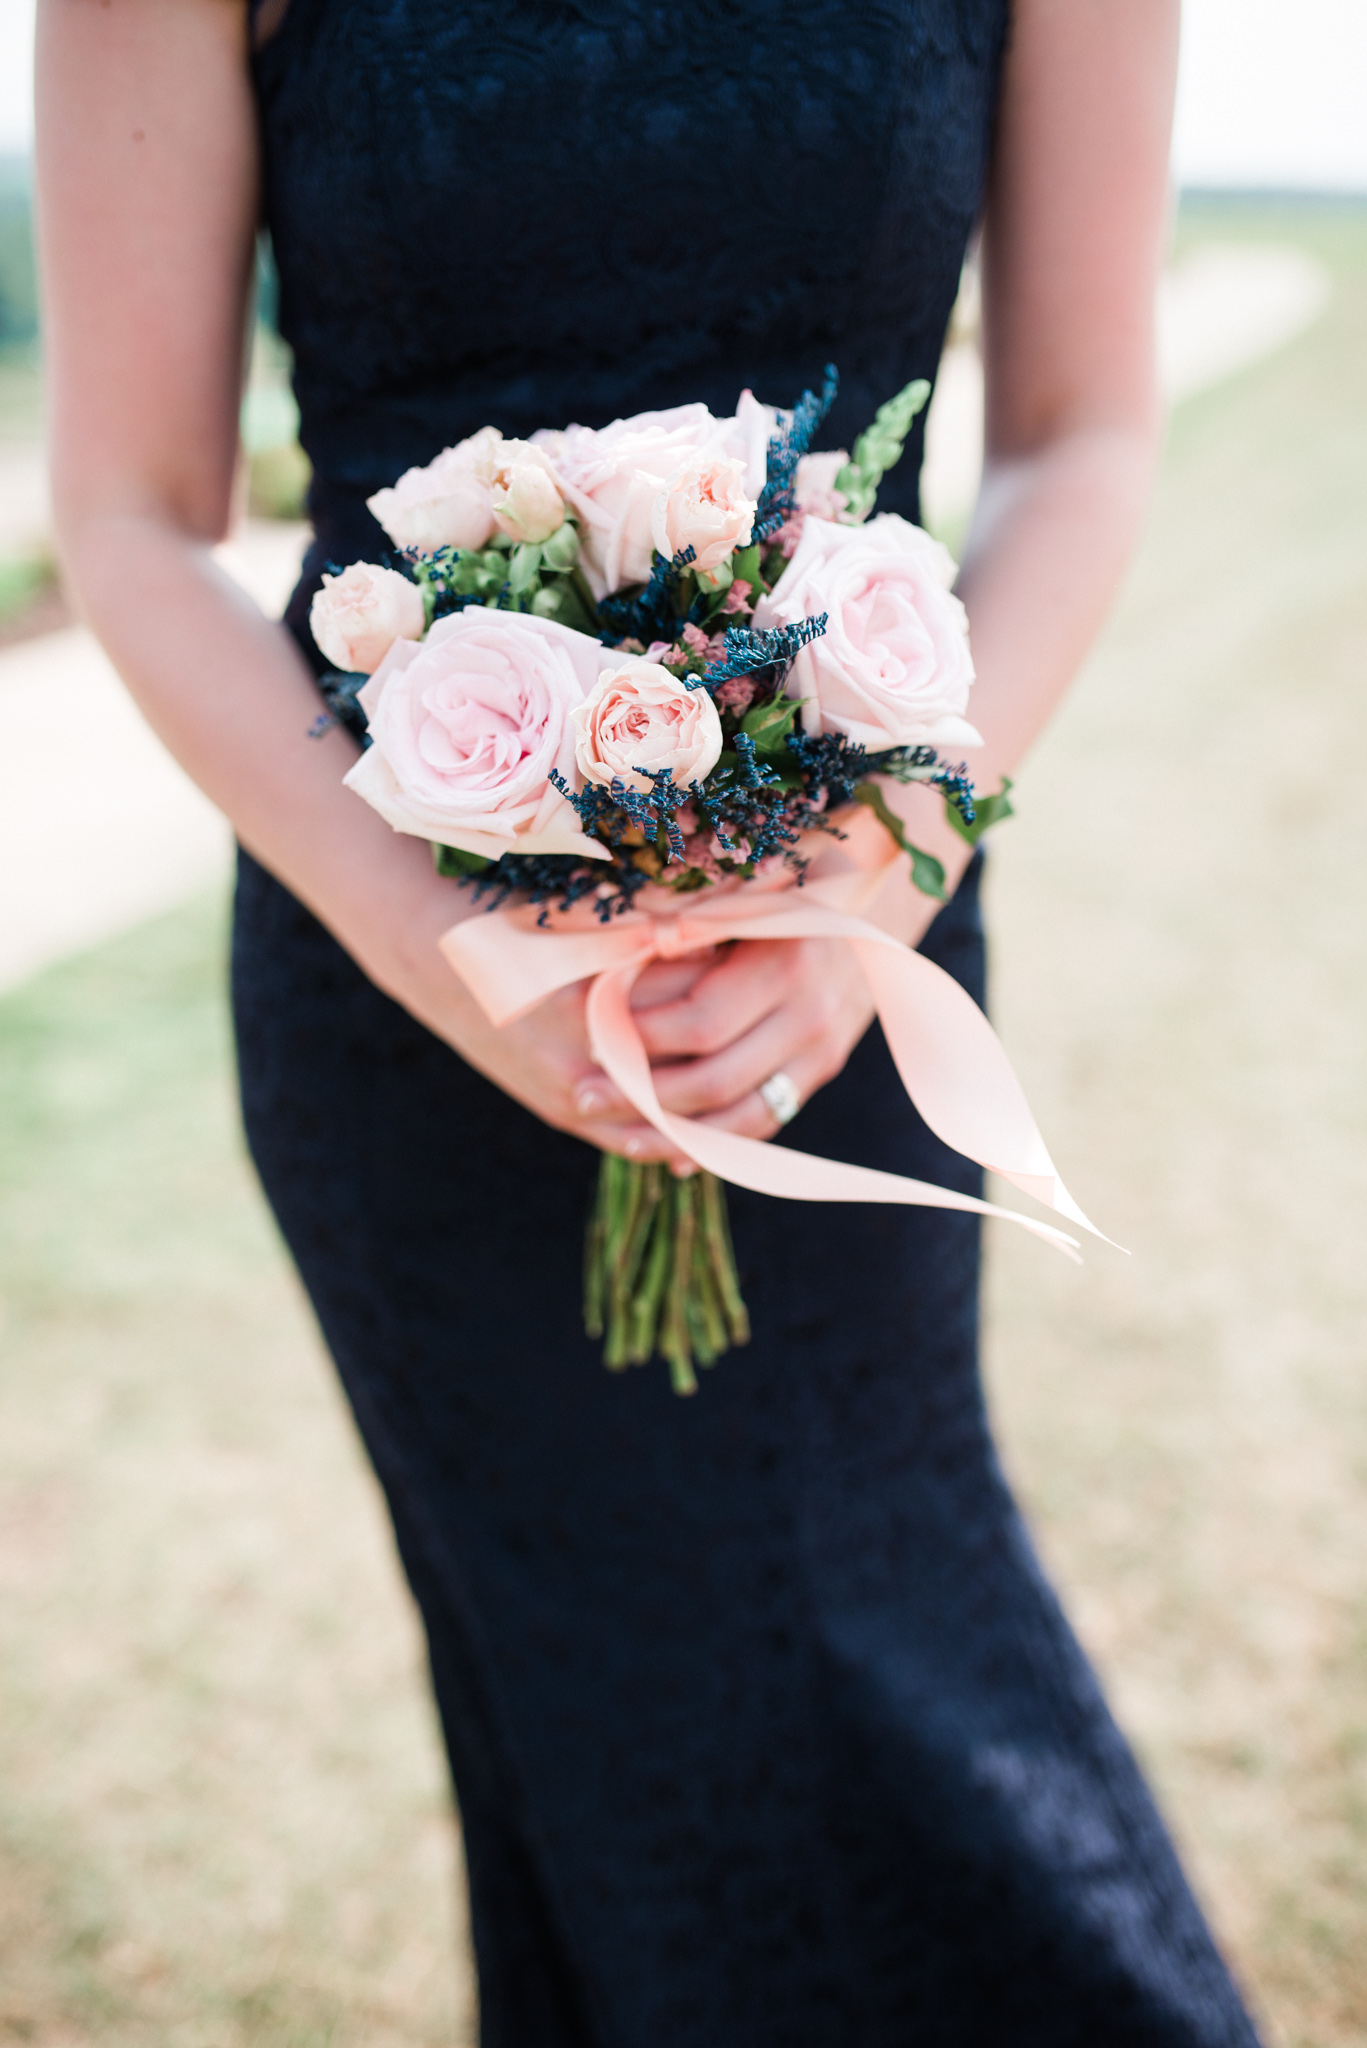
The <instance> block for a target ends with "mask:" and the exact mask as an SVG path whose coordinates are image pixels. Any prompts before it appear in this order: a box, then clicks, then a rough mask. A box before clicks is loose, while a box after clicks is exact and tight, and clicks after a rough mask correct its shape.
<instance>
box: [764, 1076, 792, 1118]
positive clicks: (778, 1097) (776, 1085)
mask: <svg viewBox="0 0 1367 2048" xmlns="http://www.w3.org/2000/svg"><path fill="white" fill-rule="evenodd" d="M759 1092H760V1094H761V1095H762V1096H763V1097H764V1102H765V1106H766V1108H767V1109H768V1111H769V1114H770V1116H771V1117H772V1118H773V1119H774V1122H775V1123H776V1124H790V1123H791V1122H792V1120H793V1118H794V1117H795V1116H796V1115H797V1113H798V1111H799V1110H800V1109H801V1107H802V1097H801V1096H800V1095H799V1094H798V1092H797V1089H796V1087H795V1086H794V1084H793V1082H792V1080H791V1079H790V1078H789V1076H788V1075H787V1074H785V1073H783V1072H782V1071H780V1072H779V1073H777V1074H771V1075H770V1076H769V1078H768V1080H767V1081H766V1082H765V1083H764V1085H763V1087H762V1088H761V1089H760V1091H759Z"/></svg>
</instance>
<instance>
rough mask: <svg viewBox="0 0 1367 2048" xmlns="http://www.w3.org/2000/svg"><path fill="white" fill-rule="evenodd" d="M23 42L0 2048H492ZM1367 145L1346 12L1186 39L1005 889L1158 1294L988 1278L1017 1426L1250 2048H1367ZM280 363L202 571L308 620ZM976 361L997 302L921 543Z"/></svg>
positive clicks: (1020, 951) (263, 373) (972, 470)
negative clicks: (1146, 369)
mask: <svg viewBox="0 0 1367 2048" xmlns="http://www.w3.org/2000/svg"><path fill="white" fill-rule="evenodd" d="M31 36H32V8H31V4H30V0H4V5H3V7H0V729H3V730H4V732H5V734H6V737H7V741H8V744H7V745H6V746H5V748H4V749H3V750H0V2040H13V2041H15V2042H20V2041H23V2042H33V2043H38V2044H43V2048H59V2044H60V2048H68V2044H84V2043H86V2042H94V2041H96V2040H98V2041H100V2042H101V2043H108V2044H118V2048H123V2044H127V2048H141V2044H144V2043H153V2042H156V2043H172V2044H176V2048H201V2044H202V2048H238V2044H246V2043H253V2044H268V2048H284V2044H291V2048H296V2044H297V2048H305V2044H314V2043H318V2044H322V2043H332V2044H348V2048H349V2044H353V2043H355V2044H360V2043H367V2044H390V2043H392V2044H395V2048H398V2044H405V2048H408V2044H413V2048H417V2044H429V2043H430V2044H435V2043H437V2042H447V2041H451V2040H453V2039H457V2040H459V2039H465V2038H469V2037H470V2029H471V2014H472V2004H471V1989H470V1977H469V1972H468V1969H467V1968H466V1967H465V1965H464V1963H463V1961H462V1960H461V1957H462V1955H463V1949H462V1947H461V1945H460V1943H459V1942H457V1943H456V1944H455V1946H454V1949H453V1944H452V1940H451V1931H452V1927H453V1926H456V1927H457V1928H459V1926H460V1924H461V1921H462V1915H463V1903H462V1900H461V1896H460V1880H459V1858H458V1844H457V1841H456V1836H455V1829H454V1824H453V1822H452V1821H451V1819H450V1817H449V1813H448V1809H447V1802H446V1794H445V1788H444V1780H443V1770H442V1765H441V1761H440V1758H439V1753H438V1747H437V1739H436V1732H435V1727H434V1722H433V1716H432V1712H431V1709H430V1706H429V1703H428V1700H427V1696H426V1692H425V1688H424V1681H423V1667H422V1657H421V1650H420V1645H419V1641H418V1636H417V1632H416V1629H415V1626H414V1623H413V1618H412V1615H411V1612H410V1608H409V1603H408V1599H407V1596H406V1594H405V1592H404V1590H403V1588H402V1586H401V1583H400V1580H399V1577H398V1573H397V1570H396V1566H395V1561H394V1557H393V1552H392V1547H391V1544H390V1539H389V1536H388V1533H387V1529H386V1526H385V1523H384V1519H383V1514H382V1510H381V1507H380V1504H379V1501H378V1499H377V1495H376V1490H375V1487H374V1484H373V1482H372V1481H371V1479H370V1477H369V1474H368V1472H367V1471H366V1469H365V1467H364V1464H363V1462H362V1459H361V1457H360V1455H359V1453H358V1450H357V1446H356V1443H355V1439H354V1436H353V1433H352V1430H351V1426H350V1423H349V1420H348V1419H347V1417H346V1416H345V1414H344V1412H343V1409H342V1406H341V1403H340V1400H339V1398H338V1395H337V1393H336V1391H335V1388H334V1385H333V1381H332V1378H331V1375H330V1371H329V1368H328V1366H327V1363H326V1361H325V1359H324V1358H323V1356H322V1354H321V1350H320V1347H319V1343H318V1340H317V1337H316V1335H315V1332H314V1329H313V1327H312V1324H311V1321H310V1319H309V1316H308V1313H307V1311H306V1307H305V1304H304V1303H303V1301H302V1299H301V1296H300V1293H299V1290H298V1288H297V1285H296V1283H295V1281H294V1279H293V1277H292V1275H291V1273H290V1272H289V1270H288V1268H287V1266H286V1263H285V1260H284V1257H283V1254H282V1251H281V1248H280V1245H279V1243H278V1241H277V1239H276V1236H275V1233H274V1230H273V1226H272V1225H271V1223H270V1221H269V1219H268V1217H267V1215H266V1213H265V1211H264V1208H263V1205H262V1202H261V1200H260V1197H259V1195H258V1193H257V1190H256V1188H255V1186H254V1184H253V1181H252V1179H251V1175H250V1172H249V1169H248V1167H247V1164H246V1161H245V1159H244V1155H243V1149H242V1144H241V1140H240V1138H239V1135H238V1130H237V1125H236V1120H235V1112H234V1103H233V1083H232V1071H231V1056H230V1048H229V1042H228V1033H227V1022H226V1011H225V1000H224V937H225V924H226V907H227V889H228V865H229V846H228V835H227V831H226V828H225V826H224V825H223V822H222V820H221V819H219V818H218V817H217V815H216V814H215V813H214V812H213V811H212V810H211V809H210V807H209V806H208V805H207V804H206V803H205V802H204V800H203V799H202V798H201V797H199V795H198V794H197V792H196V791H195V790H194V789H193V788H192V787H191V786H190V785H189V783H188V782H187V781H186V780H185V778H184V777H183V776H182V775H181V774H180V773H179V771H178V770H177V769H176V768H175V766H174V765H173V764H172V763H171V762H170V761H169V759H168V758H167V757H166V755H165V754H164V753H163V752H162V751H161V749H160V748H159V746H158V745H157V743H156V742H155V741H154V740H153V739H152V738H151V736H150V735H149V734H148V733H147V732H146V731H145V730H144V729H143V727H142V726H141V724H140V722H139V720H138V718H137V716H136V714H135V713H134V712H133V711H132V709H131V707H130V706H129V705H128V703H127V702H126V700H125V698H124V697H123V694H122V692H121V690H120V687H119V685H118V683H117V681H116V679H115V678H114V677H113V675H112V673H111V671H110V670H109V668H108V665H107V664H106V663H105V661H104V659H103V657H102V656H101V655H100V653H99V651H98V649H97V648H96V647H95V646H94V644H93V643H92V642H91V640H90V639H89V637H88V636H87V635H86V634H85V633H84V632H83V630H82V629H81V628H80V627H78V626H77V625H76V624H75V623H74V622H73V621H72V620H71V618H70V616H69V613H68V611H67V609H66V606H65V603H64V600H63V598H62V594H61V590H60V586H59V583H58V580H57V577H56V574H55V569H54V564H53V559H52V551H51V541H50V533H49V519H48V508H47V494H46V489H45V485H44V481H43V462H42V412H43V387H42V369H41V337H40V334H39V328H38V313H37V299H36V291H35V282H34V270H33V254H32V225H31V217H30V176H29V163H28V151H29V144H30V138H31V112H30V95H29V83H28V67H29V61H30V49H31ZM1365 104H1367V9H1364V8H1363V7H1362V6H1361V4H1360V0H1188V6H1187V12H1186V24H1185V29H1184V41H1183V53H1182V74H1181V89H1180V95H1179V108H1178V118H1177V132H1176V142H1175V150H1174V187H1175V191H1176V193H1177V194H1178V198H1177V201H1176V204H1175V213H1174V229H1173V245H1172V260H1171V265H1170V268H1169V271H1168V274H1167V276H1166V278H1165V281H1164V285H1163V290H1162V294H1161V298H1160V304H1159V308H1158V318H1159V331H1160V340H1161V348H1162V361H1163V374H1164V381H1165V384H1166V387H1167V390H1168V394H1169V397H1170V399H1171V401H1172V417H1171V425H1170V431H1169V436H1168V444H1167V451H1166V456H1165V460H1164V464H1163V471H1162V476H1161V480H1160V483H1159V488H1158V492H1157V496H1156V499H1155V503H1154V506H1153V511H1152V515H1151V517H1150V520H1149V524H1148V531H1147V535H1146V539H1145V541H1144V545H1143V548H1142V550H1141V553H1140V556H1139V559H1138V561H1137V563H1136V565H1135V568H1134V570H1133V573H1132V574H1131V576H1130V577H1129V580H1128V583H1127V585H1126V589H1125V592H1124V595H1123V597H1122V600H1121V602H1120V605H1119V607H1118V609H1117V612H1116V614H1115V616H1114V618H1113V620H1112V622H1111V624H1110V626H1109V627H1108V629H1107V632H1106V634H1105V636H1104V639H1103V641H1102V643H1101V645H1100V647H1099V648H1098V649H1097V651H1096V653H1095V654H1094V656H1093V657H1092V659H1091V660H1090V661H1089V663H1088V665H1087V668H1086V671H1085V673H1084V675H1083V677H1082V679H1081V682H1080V684H1079V686H1078V688H1077V690H1076V692H1075V693H1074V696H1073V697H1072V699H1071V700H1070V702H1069V704H1068V706H1067V708H1066V710H1065V711H1064V713H1063V715H1062V717H1061V718H1060V720H1059V722H1058V725H1057V727H1056V728H1055V730H1054V731H1053V733H1052V735H1051V737H1050V739H1049V741H1048V743H1047V744H1046V745H1045V746H1043V747H1041V749H1040V750H1039V753H1038V756H1037V758H1036V759H1035V760H1034V761H1033V762H1032V764H1031V765H1030V767H1029V769H1028V770H1027V772H1026V773H1025V775H1024V776H1023V777H1022V779H1021V783H1020V787H1019V793H1018V810H1019V815H1018V817H1017V819H1016V820H1015V822H1013V823H1012V824H1011V825H1010V826H1009V827H1008V828H1007V829H1006V830H1004V831H1003V832H1001V833H1000V834H999V835H997V837H996V839H995V840H994V845H993V852H992V861H991V896H992V903H991V913H992V930H993V935H994V939H993V944H994V953H993V972H994V994H993V1001H994V1009H995V1013H996V1018H997V1022H998V1026H999V1028H1000V1030H1001V1031H1002V1034H1003V1036H1004V1037H1005V1039H1006V1042H1007V1044H1008V1046H1009V1048H1010V1050H1011V1053H1012V1055H1013V1058H1014V1059H1015V1061H1016V1064H1017V1067H1018V1069H1019V1071H1020V1073H1021V1075H1022V1077H1023V1079H1024V1081H1025V1083H1026V1086H1027V1089H1028V1092H1029V1094H1030V1097H1031V1100H1032V1102H1033V1103H1034V1105H1035V1107H1036V1110H1037V1112H1038V1114H1039V1117H1040V1121H1041V1123H1042V1125H1043V1127H1044V1129H1045V1130H1046V1131H1047V1132H1048V1134H1049V1137H1050V1142H1051V1145H1052V1146H1053V1149H1054V1151H1055V1154H1056V1156H1057V1157H1058V1159H1059V1160H1060V1161H1061V1162H1062V1163H1063V1166H1064V1170H1065V1172H1066V1173H1067V1176H1068V1179H1069V1181H1070V1183H1071V1184H1072V1185H1073V1186H1074V1187H1075V1188H1076V1189H1077V1190H1078V1192H1079V1195H1080V1197H1081V1198H1082V1200H1083V1201H1084V1202H1085V1204H1086V1206H1087V1207H1088V1208H1089V1209H1090V1210H1091V1211H1092V1213H1093V1214H1096V1215H1099V1216H1101V1217H1103V1218H1104V1219H1105V1222H1106V1227H1107V1228H1108V1229H1109V1230H1111V1231H1113V1232H1114V1234H1115V1236H1116V1237H1117V1238H1118V1239H1119V1240H1120V1241H1121V1242H1122V1243H1124V1244H1126V1245H1128V1246H1130V1247H1131V1248H1132V1250H1133V1254H1134V1256H1133V1258H1132V1259H1129V1260H1121V1259H1120V1258H1118V1257H1115V1256H1112V1255H1110V1254H1108V1253H1106V1252H1105V1251H1104V1250H1101V1251H1098V1252H1095V1253H1092V1254H1089V1257H1088V1261H1087V1265H1086V1267H1085V1268H1084V1269H1083V1270H1082V1271H1081V1272H1076V1273H1075V1272H1073V1271H1072V1270H1071V1269H1065V1268H1063V1267H1062V1264H1061V1262H1060V1261H1057V1260H1053V1259H1049V1258H1046V1257H1044V1256H1043V1255H1042V1254H1041V1253H1040V1252H1039V1248H1038V1247H1037V1246H1036V1245H1035V1244H1034V1243H1033V1242H1031V1241H1029V1240H1027V1239H1025V1238H1024V1236H1023V1235H1021V1234H1019V1233H1001V1234H999V1235H998V1234H993V1235H991V1236H990V1240H989V1319H988V1346H987V1355H988V1370H989V1378H990V1388H991V1397H992V1401H993V1405H994V1409H995V1413H996V1417H997V1421H998V1425H999V1428H1000V1431H1001V1435H1002V1440H1003V1444H1004V1450H1005V1455H1006V1459H1007V1463H1008V1465H1009V1467H1010V1470H1011V1473H1012V1476H1013V1479H1014V1481H1015V1483H1016V1484H1017V1486H1018V1487H1019V1489H1020V1491H1021V1493H1022V1494H1023V1496H1024V1499H1025V1501H1026V1503H1027V1504H1028V1508H1029V1511H1030V1514H1031V1517H1032V1520H1033V1523H1034V1526H1035V1528H1036V1530H1037V1532H1038V1536H1039V1540H1040V1543H1041V1545H1042V1547H1043V1550H1044V1552H1045V1554H1046V1556H1047V1559H1048V1561H1049V1564H1050V1566H1051V1568H1052V1570H1053V1571H1054V1572H1055V1574H1056V1576H1057V1579H1058V1582H1059V1584H1060V1586H1061V1589H1062V1592H1063V1597H1064V1600H1065V1603H1066V1605H1067V1606H1068V1608H1069V1611H1070V1613H1071V1615H1072V1617H1073V1619H1074V1621H1075V1623H1076V1625H1077V1627H1078V1629H1079V1630H1080V1632H1081V1634H1082V1636H1083V1638H1084V1640H1085V1642H1086V1643H1087V1646H1088V1648H1089V1649H1090V1651H1091V1652H1092V1654H1093V1656H1094V1657H1095V1658H1096V1660H1097V1662H1098V1664H1099V1665H1100V1667H1101V1670H1102V1672H1103V1674H1104V1676H1105V1679H1106V1682H1107V1685H1108V1687H1109V1689H1110V1693H1111V1696H1112V1699H1113V1701H1114V1702H1115V1705H1116V1707H1117V1710H1118V1712H1119V1715H1120V1718H1121V1720H1122V1721H1123V1723H1124V1724H1125V1726H1126V1728H1127V1730H1128V1731H1129V1733H1130V1734H1131V1736H1132V1737H1133V1739H1134V1740H1135V1742H1136V1744H1137V1745H1138V1748H1139V1750H1140V1752H1141V1754H1142V1756H1143V1758H1144V1761H1145V1763H1146V1765H1147V1767H1148V1769H1149V1770H1150V1772H1151V1774H1152V1776H1153V1778H1154V1781H1155V1783H1156V1785H1157V1788H1158V1791H1159V1796H1160V1798H1161V1800H1162V1802H1163V1803H1164V1805H1165V1808H1166V1810H1167V1812H1168V1813H1169V1815H1170V1817H1171V1818H1172V1820H1173V1823H1174V1827H1175V1831H1176V1834H1177V1836H1178V1839H1179V1841H1180V1843H1181V1845H1182V1848H1183V1851H1184V1853H1185V1855H1186V1857H1187V1859H1188V1861H1189V1865H1190V1867H1191V1870H1192V1872H1193V1875H1194V1877H1195V1880H1196V1883H1197V1885H1198V1888H1199V1889H1200V1891H1201V1893H1202V1895H1203V1897H1204V1899H1205V1902H1206V1904H1207V1906H1208V1908H1209V1910H1210V1912H1211V1915H1212V1917H1213V1919H1214V1922H1215V1924H1216V1926H1217V1929H1218V1930H1219V1933H1220V1936H1221V1938H1222V1940H1223V1941H1224V1943H1225V1944H1226V1946H1227V1948H1228V1950H1229V1953H1230V1954H1231V1956H1232V1958H1233V1961H1234V1964H1235V1967H1236V1969H1237V1971H1238V1973H1239V1975H1240V1977H1241V1979H1242V1981H1243V1983H1244V1985H1245V1986H1246V1988H1247V1990H1248V1993H1249V1996H1250V1998H1251V1999H1252V2001H1253V2002H1254V2005H1255V2007H1256V2009H1257V2011H1258V2013H1259V2014H1260V2016H1261V2020H1262V2023H1263V2025H1264V2027H1265V2029H1266V2033H1267V2037H1268V2040H1269V2042H1271V2043H1274V2044H1277V2048H1349V2044H1361V2043H1362V2042H1363V2041H1364V2040H1367V1540H1365V1539H1367V1376H1364V1372H1363V1369H1362V1368H1363V1358H1364V1348H1367V1347H1365V1340H1364V1332H1365V1331H1367V1254H1365V1253H1364V1250H1363V1236H1364V1223H1365V1222H1367V1201H1365V1200H1364V1197H1367V1072H1364V1059H1363V1048H1364V1045H1365V1044H1367V958H1365V957H1364V949H1363V945H1362V934H1363V930H1364V912H1365V911H1367V881H1365V880H1364V877H1367V827H1365V826H1364V810H1365V807H1364V802H1363V772H1364V771H1363V761H1364V757H1365V755H1367V688H1364V684H1367V384H1365V382H1364V365H1365V364H1367V120H1364V118H1363V111H1362V110H1363V107H1364V105H1365ZM270 314H271V282H270V277H269V269H268V264H263V273H262V291H261V319H260V321H259V323H258V327H257V331H256V337H255V342H254V347H253V351H252V361H251V372H250V379H249V383H248V388H247V392H246V397H245V401H244V406H243V441H244V448H245V451H246V454H245V461H244V473H243V484H242V512H243V517H242V522H241V524H240V527H239V529H238V531H237V533H236V534H235V536H234V540H233V542H232V543H231V544H230V545H229V547H228V548H227V549H226V550H225V559H226V560H228V561H229V564H230V566H232V567H233V569H234V572H235V573H236V574H238V575H239V576H240V577H241V579H242V580H243V581H244V582H245V583H246V584H247V585H248V586H249V587H250V588H252V589H254V590H255V591H256V592H257V594H258V595H259V596H260V598H261V600H262V602H263V603H265V604H267V605H271V606H275V607H277V608H278V607H279V605H280V604H281V603H282V601H283V597H284V594H285V592H286V591H287V589H288V587H289V584H290V582H291V580H292V575H293V570H294V565H295V563H296V562H297V560H298V557H299V554H300V552H301V549H302V543H303V527H302V525H301V523H300V509H301V504H302V492H303V488H304V486H305V484H306V481H307V463H306V461H305V459H304V457H303V456H302V454H301V452H300V450H299V448H298V446H297V444H296V442H295V439H294V425H295V415H294V409H293V403H292V400H291V398H290V395H289V383H288V372H289V365H288V360H287V356H286V352H285V350H284V349H283V347H282V345H281V343H280V341H279V339H278V337H277V336H276V335H275V334H274V331H273V329H272V327H271V324H270ZM975 328H976V310H975V304H974V293H973V288H972V280H971V277H970V278H968V279H966V283H965V289H964V292H963V294H962V295H961V299H960V304H959V307H958V309H957V311H956V316H955V326H954V333H953V345H952V348H951V352H950V354H949V356H948V358H947V360H946V364H945V368H944V373H943V375H942V378H941V382H940V387H939V389H938V391H937V394H936V399H935V406H934V413H933V418H932V425H931V433H930V455H929V462H928V474H927V491H926V498H927V516H928V520H929V522H930V523H931V524H932V525H934V526H935V528H936V529H937V530H938V531H939V532H941V533H942V534H943V535H944V536H945V537H946V538H947V539H948V540H949V541H950V542H951V543H953V542H954V541H955V540H956V539H957V538H959V537H960V536H961V535H962V532H963V528H964V523H965V520H966V516H967V510H968V506H969V504H970V502H971V498H972V493H973V488H974V482H975V478H976V473H977V465H978V462H979V460H980V451H981V376H980V373H979V369H978V362H977V354H976V343H975ZM725 1369H726V1370H734V1371H743V1370H744V1360H743V1358H739V1359H737V1360H735V1361H733V1362H731V1363H729V1364H728V1365H727V1367H726V1368H725ZM703 1398H704V1399H705V1398H706V1394H705V1392H704V1395H703Z"/></svg>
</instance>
